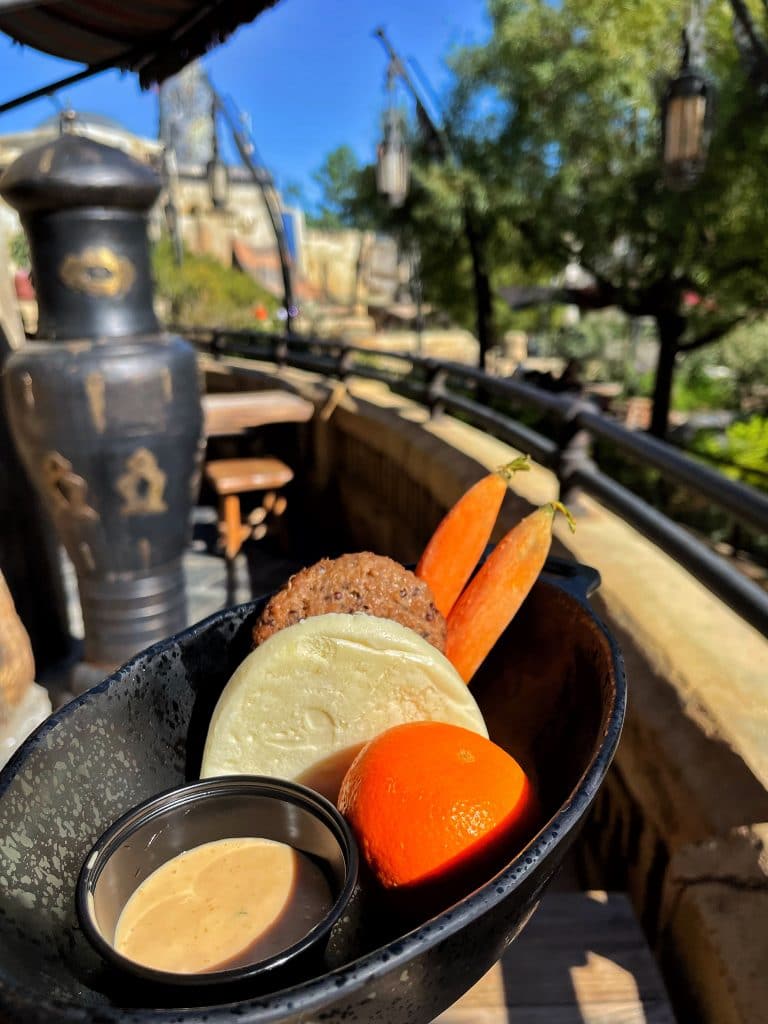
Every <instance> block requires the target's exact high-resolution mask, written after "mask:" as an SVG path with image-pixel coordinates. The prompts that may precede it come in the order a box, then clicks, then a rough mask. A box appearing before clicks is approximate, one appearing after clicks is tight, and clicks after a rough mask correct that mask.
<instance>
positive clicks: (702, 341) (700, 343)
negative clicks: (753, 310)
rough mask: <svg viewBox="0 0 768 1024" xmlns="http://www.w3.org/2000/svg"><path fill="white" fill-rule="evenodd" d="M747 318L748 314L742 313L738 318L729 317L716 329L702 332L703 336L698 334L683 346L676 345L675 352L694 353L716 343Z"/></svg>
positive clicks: (712, 328)
mask: <svg viewBox="0 0 768 1024" xmlns="http://www.w3.org/2000/svg"><path fill="white" fill-rule="evenodd" d="M748 317H749V314H747V313H742V314H741V315H740V316H734V317H731V319H730V320H724V321H723V322H722V323H721V324H718V325H717V326H716V327H711V328H710V329H709V330H708V331H704V333H703V334H699V335H697V336H696V337H695V338H692V339H691V340H690V341H686V342H685V343H684V344H682V345H678V346H677V350H678V352H695V351H696V349H697V348H704V346H705V345H709V344H711V343H712V342H713V341H717V340H718V339H720V338H722V337H723V335H724V334H727V333H728V331H731V330H733V328H734V327H737V326H738V325H739V324H742V323H744V321H745V320H747V319H748Z"/></svg>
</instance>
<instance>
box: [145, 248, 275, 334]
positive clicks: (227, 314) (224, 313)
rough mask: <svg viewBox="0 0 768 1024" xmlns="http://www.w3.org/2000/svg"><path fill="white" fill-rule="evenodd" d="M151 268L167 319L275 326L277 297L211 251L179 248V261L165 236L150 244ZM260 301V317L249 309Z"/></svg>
mask: <svg viewBox="0 0 768 1024" xmlns="http://www.w3.org/2000/svg"><path fill="white" fill-rule="evenodd" d="M152 271H153V274H154V277H155V287H156V289H157V294H158V297H159V298H161V299H163V300H165V302H166V303H167V306H168V313H167V315H168V318H169V320H170V321H171V322H173V323H178V324H188V325H190V326H201V327H232V328H238V327H247V328H250V329H252V330H259V329H265V330H271V329H274V328H275V326H276V321H275V316H274V314H275V311H276V309H277V306H278V303H277V300H276V299H275V298H274V297H273V296H272V295H270V294H269V292H267V291H266V290H265V289H264V288H263V287H262V286H261V285H260V284H258V283H257V282H256V281H254V280H253V278H251V277H249V276H248V275H247V274H244V273H243V272H242V271H240V270H235V269H233V268H231V267H224V266H222V264H221V263H219V262H218V261H217V260H215V259H214V258H213V257H212V256H195V255H192V254H190V253H186V252H185V254H184V261H183V263H182V264H181V266H179V265H178V264H177V263H176V262H175V260H174V256H173V249H172V246H171V243H170V241H169V240H168V239H162V240H161V241H160V242H159V243H158V244H157V245H155V246H154V248H153V250H152ZM258 307H262V309H263V310H265V311H266V313H267V316H266V318H265V319H259V318H258V317H257V316H256V314H255V310H256V309H257V308H258Z"/></svg>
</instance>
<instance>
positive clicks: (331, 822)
mask: <svg viewBox="0 0 768 1024" xmlns="http://www.w3.org/2000/svg"><path fill="white" fill-rule="evenodd" d="M249 803H250V806H251V809H252V810H255V809H256V808H257V807H258V809H259V810H260V811H261V819H262V820H261V822H260V825H261V827H260V825H259V824H258V823H257V821H256V819H257V817H258V816H257V815H255V814H254V824H253V825H249V824H248V821H247V820H246V821H245V822H244V821H243V820H242V814H243V810H244V809H245V808H246V807H247V806H248V804H249ZM237 804H240V808H239V812H240V817H239V818H238V816H237V815H235V814H234V813H233V814H232V818H231V821H232V824H231V829H227V827H226V820H227V817H228V816H227V811H228V810H229V811H233V810H234V808H235V807H236V806H237ZM270 805H271V806H270ZM216 810H218V812H219V813H218V814H217V813H213V814H212V815H211V814H208V815H206V813H205V812H206V811H207V812H211V811H214V812H215V811H216ZM270 811H271V812H272V813H269V812H270ZM265 812H266V814H265ZM211 817H213V819H214V820H213V822H212V823H210V818H211ZM206 818H208V819H209V824H210V827H209V829H208V833H209V834H208V838H205V837H204V836H205V834H206ZM174 822H177V823H183V825H184V826H186V828H185V831H186V833H187V834H190V835H193V836H198V837H200V838H198V839H193V840H192V841H190V842H188V844H186V845H185V843H184V841H183V840H182V839H181V837H177V838H176V839H175V840H174V839H171V841H170V842H169V841H168V838H166V845H165V847H164V848H160V849H158V848H156V849H155V850H154V851H153V854H152V856H151V857H149V856H148V849H149V848H151V847H152V846H153V845H154V844H153V842H150V843H149V845H148V847H146V848H144V849H141V846H142V833H143V832H144V830H147V831H149V832H151V833H152V836H154V837H156V836H157V835H162V834H163V833H164V832H166V831H167V833H168V836H169V837H173V836H174V830H173V828H170V829H169V828H168V826H169V825H172V824H173V823H174ZM190 825H191V826H192V827H190ZM265 832H266V833H267V834H266V835H265ZM247 837H258V838H266V839H273V840H275V841H277V842H283V843H286V844H287V845H289V846H291V847H293V848H294V849H295V850H297V852H299V853H304V854H308V855H309V856H310V857H312V858H313V859H315V860H320V861H325V863H326V866H327V870H328V873H329V874H330V875H332V876H333V882H332V888H333V890H334V892H335V898H334V902H333V904H332V906H331V908H330V909H329V910H328V912H327V913H326V914H325V915H324V916H323V917H322V918H321V919H320V920H319V921H318V922H317V924H316V925H314V927H312V928H311V929H310V930H309V931H308V932H307V934H306V935H305V936H304V937H303V938H302V939H300V940H299V941H298V942H295V943H293V944H292V945H290V946H287V947H286V948H285V949H283V950H281V951H280V952H279V953H276V954H274V955H273V956H270V957H267V958H265V959H262V960H257V961H255V962H254V963H253V964H248V965H246V966H242V967H235V968H230V969H228V970H223V971H210V972H205V973H196V974H181V973H176V972H171V971H163V970H158V969H156V968H153V967H148V966H146V965H144V964H140V963H137V962H136V961H134V960H130V959H129V958H128V957H125V956H123V955H122V954H121V953H118V951H117V950H116V949H115V947H114V946H113V945H112V943H111V942H110V941H109V939H108V938H106V937H105V935H104V931H103V929H102V927H101V925H100V924H99V920H98V917H97V911H96V903H95V901H96V897H97V895H98V894H97V889H98V885H99V882H100V881H102V880H104V878H105V871H107V872H108V871H109V870H110V866H112V869H113V874H119V871H120V867H119V865H115V863H114V858H115V857H119V856H121V855H122V856H123V858H124V859H125V860H126V862H127V863H130V864H135V863H136V860H137V859H141V857H142V855H144V856H145V857H146V860H147V861H149V862H150V863H148V864H147V863H145V865H144V868H143V869H140V871H139V872H138V873H135V872H133V871H132V872H131V877H130V878H128V879H123V880H122V883H123V888H124V889H127V890H128V893H127V896H126V898H125V899H123V900H122V906H120V908H119V909H120V910H121V909H122V907H123V906H125V903H126V902H127V899H128V898H130V895H132V893H133V892H134V891H135V890H136V889H137V888H138V886H139V885H140V884H141V882H142V881H143V880H144V878H146V877H148V876H149V875H150V874H151V873H152V871H154V870H156V868H157V867H159V866H160V865H161V864H163V863H166V862H167V861H169V860H171V859H172V857H175V856H177V855H178V854H179V853H182V852H185V850H187V849H193V848H195V847H196V846H201V845H203V843H206V842H213V841H216V840H217V839H233V838H247ZM132 843H135V844H136V847H137V849H134V848H133V846H132ZM177 846H178V847H179V848H178V849H177V848H176V847H177ZM127 851H132V855H128V852H127ZM358 864H359V858H358V852H357V845H356V843H355V839H354V837H353V835H352V832H351V831H350V828H349V826H348V825H347V823H346V821H345V820H344V818H343V817H342V816H341V814H340V813H339V812H338V811H337V809H336V808H335V807H334V806H333V804H332V803H330V801H328V800H326V799H325V797H323V796H321V795H320V794H319V793H316V792H315V791H314V790H311V789H309V788H307V787H306V786H302V785H300V784H298V783H295V782H288V781H285V780H283V779H273V778H269V777H267V776H256V775H237V776H226V777H219V778H212V779H203V780H200V781H198V782H190V783H186V784H184V785H182V786H177V787H174V788H173V789H169V790H166V791H165V792H163V793H160V794H158V795H157V796H153V797H150V798H149V799H148V800H145V801H144V802H143V803H141V804H138V805H137V806H136V807H134V808H132V809H131V810H129V811H127V812H126V813H125V814H124V815H123V816H122V817H121V818H119V819H118V820H117V821H116V822H115V823H114V824H113V825H111V826H110V827H109V828H108V829H107V830H106V831H105V832H104V833H103V834H102V835H101V836H100V838H99V839H98V840H97V841H96V842H95V844H94V845H93V847H92V848H91V850H90V852H89V853H88V856H87V857H86V858H85V861H84V863H83V866H82V868H81V870H80V875H79V877H78V880H77V886H76V890H75V906H76V910H77V916H78V920H79V922H80V927H81V928H82V931H83V934H84V935H85V936H86V938H87V939H88V941H89V942H90V943H91V945H92V946H93V947H94V949H95V950H96V951H97V953H99V954H100V956H101V957H102V958H103V959H104V960H105V961H107V963H109V964H111V965H112V966H114V967H116V968H118V969H120V970H121V971H123V972H126V973H128V974H133V975H134V976H136V977H138V978H141V979H142V980H143V981H145V982H150V983H152V984H154V985H159V986H175V987H179V986H182V987H187V988H189V987H194V988H201V987H202V988H210V987H211V986H216V985H221V986H225V985H230V986H231V985H239V984H240V983H242V982H248V981H256V980H260V981H264V980H266V979H267V978H271V977H272V976H275V975H282V973H283V970H284V969H286V970H287V969H288V968H296V970H297V971H298V970H299V969H300V966H301V964H303V963H306V961H307V960H308V959H309V958H310V957H311V955H312V954H313V953H315V952H317V953H320V952H321V951H322V949H323V942H324V940H327V939H328V938H329V936H330V934H331V931H332V929H333V928H334V926H335V925H337V924H338V923H339V921H340V919H341V917H342V915H343V914H344V911H345V909H346V908H347V906H348V904H349V902H350V899H351V897H352V894H353V892H354V890H355V886H356V884H357V878H358ZM142 872H143V877H140V875H141V874H142ZM123 873H124V872H123ZM120 881H121V880H120V879H119V878H118V879H117V882H118V883H119V882H120ZM118 888H119V885H118ZM117 916H119V910H118V911H117V915H116V916H115V923H116V917H117Z"/></svg>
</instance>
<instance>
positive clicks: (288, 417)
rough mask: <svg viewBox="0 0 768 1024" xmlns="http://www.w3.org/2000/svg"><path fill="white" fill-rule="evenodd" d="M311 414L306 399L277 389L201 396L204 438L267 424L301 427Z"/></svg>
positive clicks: (312, 408) (312, 407) (227, 434)
mask: <svg viewBox="0 0 768 1024" xmlns="http://www.w3.org/2000/svg"><path fill="white" fill-rule="evenodd" d="M314 411H315V407H314V406H313V405H312V403H311V402H308V401H307V400H306V399H304V398H300V397H299V395H294V394H292V393H291V392H290V391H280V390H277V389H275V390H271V391H239V392H236V393H234V394H229V393H227V394H222V395H204V396H203V415H204V417H205V433H206V436H207V437H224V436H231V435H235V434H242V433H244V432H245V431H246V430H251V429H253V428H254V427H262V426H264V425H265V424H267V423H305V422H306V421H307V420H309V419H311V418H312V414H313V413H314Z"/></svg>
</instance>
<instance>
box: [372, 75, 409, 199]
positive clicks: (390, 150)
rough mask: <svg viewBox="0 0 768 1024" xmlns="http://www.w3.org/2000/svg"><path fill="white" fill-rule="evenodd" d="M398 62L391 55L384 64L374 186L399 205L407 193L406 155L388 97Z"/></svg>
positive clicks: (399, 120) (397, 118)
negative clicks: (383, 109) (384, 107)
mask: <svg viewBox="0 0 768 1024" xmlns="http://www.w3.org/2000/svg"><path fill="white" fill-rule="evenodd" d="M399 73H400V68H399V63H398V62H397V61H396V60H395V59H392V60H390V62H389V67H388V68H387V92H388V94H389V105H388V109H387V113H386V115H385V117H384V138H383V140H382V141H381V142H380V143H379V145H378V147H377V150H376V188H377V190H378V192H379V195H382V196H386V197H387V199H388V200H389V205H390V206H393V207H396V206H402V205H403V203H404V202H405V197H406V196H407V195H408V184H409V180H410V159H409V156H408V147H407V145H406V143H405V135H404V133H403V119H402V117H401V115H400V113H399V111H398V110H396V109H395V106H394V103H393V101H392V93H393V90H394V87H395V82H396V80H397V76H398V74H399Z"/></svg>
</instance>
